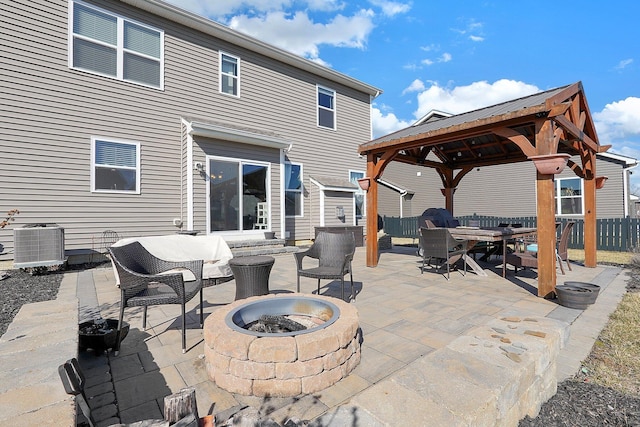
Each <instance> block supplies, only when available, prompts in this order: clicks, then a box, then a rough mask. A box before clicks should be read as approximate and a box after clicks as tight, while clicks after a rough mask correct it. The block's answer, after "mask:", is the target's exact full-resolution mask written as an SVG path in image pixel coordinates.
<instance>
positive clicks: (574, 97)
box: [358, 82, 604, 169]
mask: <svg viewBox="0 0 640 427" xmlns="http://www.w3.org/2000/svg"><path fill="white" fill-rule="evenodd" d="M546 119H553V120H554V121H555V122H556V124H557V126H558V127H560V128H562V130H563V132H561V133H559V134H558V142H559V144H558V148H557V150H558V152H559V153H568V154H571V155H574V154H580V149H581V144H582V143H586V144H587V145H588V146H589V148H590V149H592V150H593V151H596V152H598V151H604V150H602V149H601V148H600V147H599V144H598V142H597V135H596V132H595V127H594V125H593V120H592V118H591V114H590V112H589V108H588V106H587V103H586V98H585V97H584V93H583V89H582V84H581V83H580V82H578V83H574V84H571V85H567V86H562V87H558V88H555V89H550V90H547V91H544V92H540V93H536V94H534V95H529V96H526V97H523V98H518V99H514V100H511V101H507V102H503V103H501V104H496V105H492V106H489V107H485V108H481V109H478V110H474V111H469V112H466V113H462V114H456V115H452V116H449V117H444V118H440V119H437V120H429V121H424V122H422V123H419V124H417V125H414V126H409V127H407V128H405V129H401V130H399V131H397V132H394V133H391V134H389V135H386V136H383V137H381V138H377V139H374V140H372V141H369V142H366V143H364V144H361V145H360V147H359V150H358V151H359V153H360V154H376V157H379V156H382V154H383V153H385V152H389V151H390V150H392V151H394V152H395V153H396V154H395V156H394V158H393V160H394V161H400V162H404V163H410V164H423V165H425V166H430V167H437V168H441V167H445V168H447V169H463V168H465V167H478V166H486V165H494V164H501V163H513V162H520V161H524V160H527V158H528V157H529V156H532V155H535V154H536V150H535V135H536V123H538V124H539V123H540V121H541V120H546ZM522 137H524V138H526V140H524V139H522ZM430 154H431V156H429V155H430ZM427 156H429V158H428V157H427Z"/></svg>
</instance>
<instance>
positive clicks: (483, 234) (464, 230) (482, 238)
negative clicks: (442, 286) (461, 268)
mask: <svg viewBox="0 0 640 427" xmlns="http://www.w3.org/2000/svg"><path fill="white" fill-rule="evenodd" d="M449 232H450V233H451V235H452V236H453V237H454V238H456V239H465V240H467V241H468V243H467V250H469V249H471V248H473V247H474V246H475V245H476V244H477V243H478V242H499V241H502V242H503V244H502V277H506V276H507V263H506V262H505V258H506V256H507V245H506V244H505V243H506V241H507V240H511V239H515V238H518V237H524V236H531V235H534V234H536V232H537V229H536V228H535V227H518V228H513V227H482V228H480V227H468V226H459V227H456V228H449ZM465 259H466V261H467V266H469V267H471V269H472V270H473V271H474V272H475V273H476V274H477V275H479V276H486V275H487V273H486V272H485V271H484V269H483V268H482V267H481V266H480V265H479V264H478V263H477V262H476V261H475V260H474V259H473V257H470V256H469V255H465Z"/></svg>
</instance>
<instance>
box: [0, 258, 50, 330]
mask: <svg viewBox="0 0 640 427" xmlns="http://www.w3.org/2000/svg"><path fill="white" fill-rule="evenodd" d="M3 271H4V270H3ZM6 272H7V273H8V275H9V277H7V278H6V279H3V280H0V336H2V335H3V334H4V333H5V332H6V331H7V328H8V327H9V324H10V323H11V322H12V321H13V318H14V317H16V314H18V311H19V310H20V308H21V307H22V306H23V305H24V304H29V303H32V302H40V301H50V300H53V299H55V298H56V296H57V295H58V289H59V288H60V283H61V282H62V276H63V274H62V273H63V272H47V273H44V274H40V275H36V276H32V275H30V274H29V273H27V272H26V271H23V270H6Z"/></svg>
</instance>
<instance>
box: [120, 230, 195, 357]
mask: <svg viewBox="0 0 640 427" xmlns="http://www.w3.org/2000/svg"><path fill="white" fill-rule="evenodd" d="M109 253H110V254H111V261H112V263H113V265H114V266H115V269H116V272H117V274H118V280H119V282H120V285H119V286H120V296H121V298H120V317H119V320H118V334H117V336H116V347H115V349H114V353H115V355H116V356H117V355H118V352H119V351H120V341H121V340H120V332H121V328H122V321H123V317H124V309H125V308H126V307H143V317H142V329H144V330H146V328H147V307H148V306H150V305H162V304H180V306H181V308H182V352H183V353H185V352H186V347H187V337H186V333H187V332H186V328H187V325H186V322H187V321H186V316H185V306H186V304H187V302H189V301H190V300H191V299H192V298H193V297H194V296H195V295H196V294H198V293H200V327H202V325H203V323H204V315H203V311H202V309H203V296H202V266H203V261H202V260H198V261H180V262H173V261H165V260H162V259H160V258H157V257H155V256H153V255H152V254H151V253H149V251H147V250H146V249H145V247H144V246H142V244H141V243H140V242H137V241H134V242H132V243H129V244H126V245H123V246H111V247H110V248H109ZM185 276H187V277H186V279H185Z"/></svg>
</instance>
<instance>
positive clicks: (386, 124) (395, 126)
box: [371, 105, 412, 139]
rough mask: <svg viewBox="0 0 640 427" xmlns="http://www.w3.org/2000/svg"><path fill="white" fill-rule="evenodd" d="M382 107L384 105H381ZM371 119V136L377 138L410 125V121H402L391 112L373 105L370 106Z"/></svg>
mask: <svg viewBox="0 0 640 427" xmlns="http://www.w3.org/2000/svg"><path fill="white" fill-rule="evenodd" d="M383 108H384V106H383ZM371 119H372V123H373V138H374V139H375V138H378V137H381V136H384V135H387V134H390V133H392V132H395V131H397V130H400V129H404V128H406V127H408V126H409V125H411V123H412V122H408V121H404V120H401V119H399V118H398V117H396V115H395V114H393V113H386V114H385V113H383V112H382V111H381V110H380V109H379V108H377V107H376V106H375V105H374V107H372V108H371Z"/></svg>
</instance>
